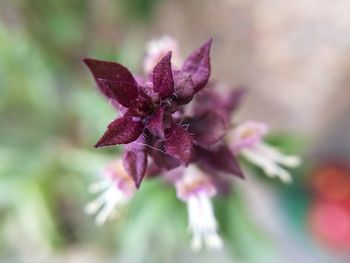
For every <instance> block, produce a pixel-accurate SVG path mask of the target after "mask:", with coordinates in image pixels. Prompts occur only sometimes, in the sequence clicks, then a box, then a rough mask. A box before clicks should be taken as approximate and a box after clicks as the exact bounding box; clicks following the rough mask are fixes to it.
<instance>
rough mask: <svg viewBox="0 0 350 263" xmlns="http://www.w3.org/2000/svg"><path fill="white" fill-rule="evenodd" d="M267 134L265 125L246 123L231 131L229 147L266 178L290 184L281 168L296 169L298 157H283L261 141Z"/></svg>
mask: <svg viewBox="0 0 350 263" xmlns="http://www.w3.org/2000/svg"><path fill="white" fill-rule="evenodd" d="M267 133H268V126H267V125H266V124H265V123H261V122H256V121H246V122H244V123H242V124H240V125H238V126H237V127H236V128H234V129H233V131H232V132H231V134H230V136H229V140H230V147H231V149H232V151H233V152H234V153H236V154H238V153H239V154H240V155H242V156H243V157H244V158H245V159H247V160H248V161H250V162H252V163H253V164H255V165H257V166H259V167H260V168H262V169H263V170H264V172H265V173H266V175H267V176H270V177H279V178H280V179H281V180H282V181H283V182H284V183H290V182H292V176H291V175H290V173H289V172H288V171H286V170H285V169H284V168H282V167H281V166H285V167H290V168H292V167H297V166H299V165H300V162H301V160H300V158H299V156H295V155H284V154H282V153H281V152H279V151H278V150H277V149H276V148H274V147H272V146H270V145H268V144H267V143H265V142H264V141H263V137H264V136H265V135H266V134H267Z"/></svg>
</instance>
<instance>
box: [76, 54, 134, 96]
mask: <svg viewBox="0 0 350 263" xmlns="http://www.w3.org/2000/svg"><path fill="white" fill-rule="evenodd" d="M83 61H84V63H85V64H86V66H88V68H89V69H90V71H91V73H92V75H93V76H94V78H95V81H96V84H97V86H98V87H99V89H100V91H101V92H102V93H103V94H104V95H105V96H106V97H107V98H114V96H113V93H111V92H110V90H109V88H108V87H106V85H103V83H101V80H108V81H114V82H122V83H126V84H127V85H129V86H135V87H137V83H136V81H135V79H134V77H133V76H132V74H131V72H130V71H129V70H128V69H127V68H126V67H124V66H122V65H120V64H118V63H115V62H109V61H102V60H96V59H91V58H85V59H83Z"/></svg>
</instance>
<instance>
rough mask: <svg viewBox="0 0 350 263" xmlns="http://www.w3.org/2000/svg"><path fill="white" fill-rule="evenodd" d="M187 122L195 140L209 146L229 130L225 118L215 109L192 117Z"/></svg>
mask: <svg viewBox="0 0 350 263" xmlns="http://www.w3.org/2000/svg"><path fill="white" fill-rule="evenodd" d="M187 123H188V124H189V126H188V131H189V132H190V133H191V134H193V140H194V141H195V142H196V143H198V144H200V145H202V146H209V145H211V144H214V143H216V142H218V141H219V140H220V139H222V138H223V137H224V136H225V134H226V131H227V123H226V121H225V119H224V118H223V117H222V116H221V115H220V114H218V113H216V112H214V111H208V112H205V113H204V114H202V115H201V116H198V117H196V118H190V119H189V120H188V121H187Z"/></svg>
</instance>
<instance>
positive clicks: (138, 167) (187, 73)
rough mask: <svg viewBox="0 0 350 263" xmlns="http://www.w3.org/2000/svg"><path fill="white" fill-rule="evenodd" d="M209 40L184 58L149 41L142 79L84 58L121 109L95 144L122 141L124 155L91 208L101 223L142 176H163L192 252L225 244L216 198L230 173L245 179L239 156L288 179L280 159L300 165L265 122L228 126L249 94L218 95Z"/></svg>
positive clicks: (168, 44)
mask: <svg viewBox="0 0 350 263" xmlns="http://www.w3.org/2000/svg"><path fill="white" fill-rule="evenodd" d="M211 44H212V39H209V40H208V41H207V42H205V43H204V44H203V45H202V46H201V47H199V48H198V49H196V50H194V51H193V52H192V53H191V54H190V55H189V56H188V57H187V58H186V59H184V60H183V63H181V61H182V60H181V58H180V56H179V51H178V45H177V42H176V41H175V40H174V39H172V38H171V37H168V36H166V37H163V38H161V39H160V40H159V41H152V42H151V43H150V44H149V46H148V52H147V55H146V57H145V60H144V64H143V65H144V72H145V74H144V76H142V77H141V76H136V75H133V74H132V73H131V72H130V71H129V70H128V69H127V68H126V67H124V66H123V65H120V64H118V63H115V62H107V61H100V60H95V59H90V58H87V59H84V62H85V64H86V65H87V66H88V68H89V69H90V71H91V73H92V75H93V77H94V79H95V82H96V84H97V86H98V88H99V90H100V91H101V93H102V94H103V95H104V96H105V97H106V98H107V99H108V100H109V101H110V102H111V104H112V105H113V106H114V107H115V108H116V109H117V110H118V111H119V113H120V117H119V118H117V119H115V120H114V121H112V122H111V123H110V124H109V125H108V127H107V130H106V132H105V133H104V134H103V135H102V137H101V138H100V139H99V140H98V142H97V143H96V145H95V147H102V146H111V145H118V144H124V145H125V147H124V153H123V157H122V160H119V161H118V162H117V163H118V165H116V164H111V165H110V166H108V168H106V170H105V172H104V173H103V174H104V177H105V180H104V181H103V182H102V183H101V184H98V185H97V186H96V185H95V186H93V187H92V188H93V189H92V190H94V192H96V191H95V190H96V189H97V190H101V189H102V190H103V189H105V192H104V193H103V194H102V195H101V196H100V197H99V198H98V199H97V200H96V201H94V202H92V203H90V204H88V206H87V207H86V209H87V212H89V213H96V212H97V211H98V210H99V209H101V211H100V213H99V215H98V216H97V219H96V220H97V221H96V222H97V224H101V223H103V222H105V221H106V219H108V218H109V217H110V215H112V214H114V211H115V209H114V208H116V207H119V206H121V205H123V204H124V203H126V202H127V201H128V200H130V199H131V197H132V195H133V194H134V192H135V190H136V189H137V188H139V187H140V184H141V182H142V180H143V179H144V178H145V177H147V176H149V175H152V176H154V175H159V176H162V177H163V178H165V179H166V181H167V182H168V183H170V184H173V185H174V186H175V189H176V192H177V197H178V198H179V199H180V200H182V201H184V202H185V203H186V204H187V207H188V215H189V229H190V231H191V232H192V235H193V240H192V247H193V249H195V250H198V249H200V248H201V247H202V245H203V244H205V245H206V246H207V247H211V248H220V247H222V244H223V242H222V239H221V238H220V236H219V235H218V233H217V228H218V226H217V222H216V219H215V216H214V212H213V207H212V203H211V198H213V197H214V196H215V195H216V194H217V193H218V192H228V191H229V190H230V184H229V180H230V177H229V175H232V176H237V177H240V178H243V173H242V171H241V168H240V166H239V163H238V161H237V159H236V155H238V154H241V155H242V156H243V157H244V158H246V159H248V160H249V161H251V162H253V163H255V164H256V165H258V166H260V167H261V168H262V169H263V170H264V171H265V172H266V173H267V174H268V175H269V176H278V177H280V178H281V179H282V180H283V181H285V182H288V181H290V175H289V174H288V173H287V172H286V171H285V170H284V169H282V168H281V167H280V166H279V164H280V165H285V166H295V165H297V164H298V162H299V159H298V158H297V157H295V156H289V157H286V156H283V155H282V154H281V153H279V152H278V151H277V150H276V149H274V148H272V147H270V146H268V145H267V144H266V143H264V142H263V141H262V137H263V135H265V133H266V132H267V127H266V125H265V124H259V123H255V122H248V123H244V124H241V125H238V126H233V125H231V117H232V114H233V112H234V111H235V110H236V108H237V107H238V105H239V104H240V102H241V100H242V98H243V95H244V94H245V92H244V90H243V89H231V90H230V91H228V92H227V93H225V94H223V93H219V92H218V91H217V90H216V86H217V85H218V83H215V82H209V77H210V73H211V65H210V48H211ZM172 61H174V62H175V63H172ZM132 180H133V181H134V183H135V184H134V185H133V186H131V185H130V181H132ZM101 207H102V208H101Z"/></svg>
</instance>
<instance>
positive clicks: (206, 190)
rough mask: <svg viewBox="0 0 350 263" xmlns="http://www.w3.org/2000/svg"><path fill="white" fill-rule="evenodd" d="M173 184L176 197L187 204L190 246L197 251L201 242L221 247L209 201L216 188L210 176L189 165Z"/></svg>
mask: <svg viewBox="0 0 350 263" xmlns="http://www.w3.org/2000/svg"><path fill="white" fill-rule="evenodd" d="M175 186H176V194H177V196H178V198H179V199H181V200H183V201H184V202H186V204H187V211H188V229H189V231H190V232H191V233H192V240H191V248H192V249H193V250H194V251H199V250H200V249H201V248H202V247H203V244H204V245H205V246H206V247H208V248H211V249H220V248H222V246H223V241H222V239H221V237H220V236H219V235H218V233H217V229H218V225H217V222H216V219H215V216H214V210H213V206H212V203H211V197H213V196H214V195H215V194H216V188H215V186H214V184H213V183H212V181H211V180H210V178H209V177H208V176H206V175H205V174H203V173H202V172H201V171H200V170H198V169H197V168H196V167H195V166H192V165H191V166H189V168H187V169H186V173H185V174H184V175H183V177H182V178H181V179H179V180H178V181H177V182H176V184H175Z"/></svg>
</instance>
